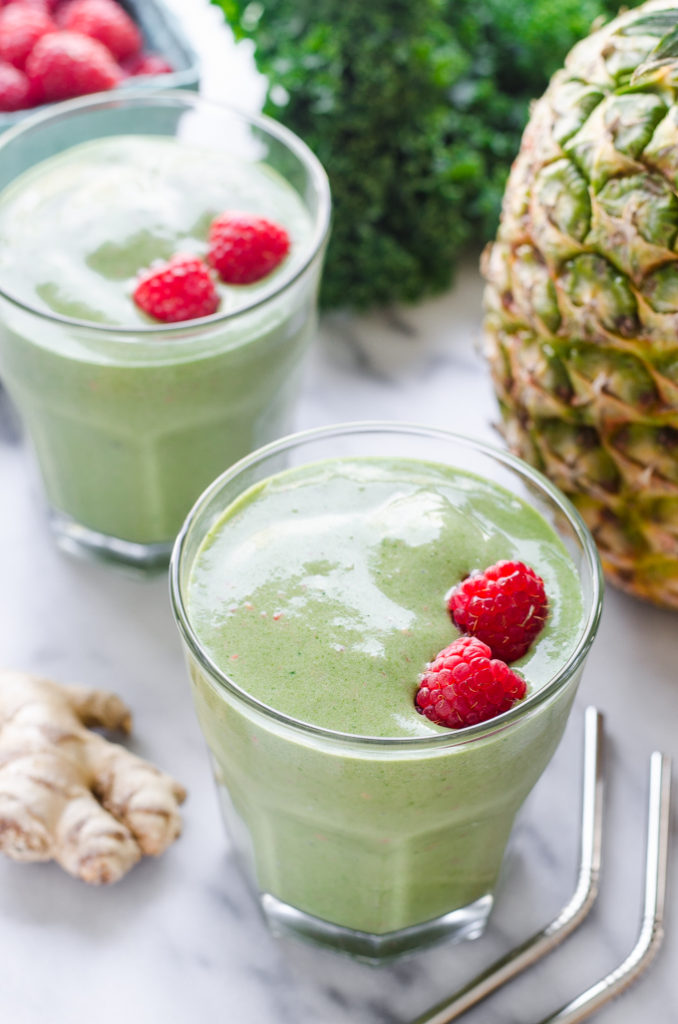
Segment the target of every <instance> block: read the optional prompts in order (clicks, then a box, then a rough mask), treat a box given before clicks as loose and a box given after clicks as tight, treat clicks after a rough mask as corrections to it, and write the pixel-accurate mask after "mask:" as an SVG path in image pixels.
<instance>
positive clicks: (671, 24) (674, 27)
mask: <svg viewBox="0 0 678 1024" xmlns="http://www.w3.org/2000/svg"><path fill="white" fill-rule="evenodd" d="M623 34H624V35H627V36H635V35H655V36H656V35H661V38H660V40H659V42H658V43H657V45H656V46H655V47H654V49H652V50H650V52H649V53H648V55H647V57H646V58H645V60H644V61H642V62H641V63H640V64H639V65H638V67H637V68H636V70H635V71H634V72H633V74H632V76H631V81H630V84H631V86H634V85H640V84H641V83H645V82H647V81H649V80H650V79H652V78H654V77H656V76H657V75H660V74H661V73H662V71H663V70H664V69H665V68H667V67H672V66H678V8H675V7H673V8H670V9H668V10H665V11H655V12H654V13H653V14H646V15H645V16H644V17H642V18H636V19H635V20H634V21H631V22H630V23H629V24H628V25H626V26H625V27H624V29H623Z"/></svg>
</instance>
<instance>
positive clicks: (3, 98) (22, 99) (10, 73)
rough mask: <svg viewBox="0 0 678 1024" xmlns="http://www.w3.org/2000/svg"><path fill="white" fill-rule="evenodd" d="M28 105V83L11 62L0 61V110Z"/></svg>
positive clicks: (21, 108)
mask: <svg viewBox="0 0 678 1024" xmlns="http://www.w3.org/2000/svg"><path fill="white" fill-rule="evenodd" d="M29 105H30V84H29V81H28V79H27V78H26V76H25V74H24V73H23V71H19V69H18V68H15V67H14V65H13V64H4V63H0V111H2V112H3V113H9V112H10V111H12V110H24V108H25V107H28V106H29Z"/></svg>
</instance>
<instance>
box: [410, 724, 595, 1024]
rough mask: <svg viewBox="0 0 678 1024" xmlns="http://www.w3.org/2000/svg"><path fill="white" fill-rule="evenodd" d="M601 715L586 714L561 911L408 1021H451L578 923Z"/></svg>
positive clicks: (585, 903)
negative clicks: (574, 869) (577, 827)
mask: <svg viewBox="0 0 678 1024" xmlns="http://www.w3.org/2000/svg"><path fill="white" fill-rule="evenodd" d="M602 740H603V716H602V715H601V714H600V713H599V712H598V711H597V710H596V708H594V707H589V708H587V709H586V713H585V717H584V764H583V774H582V818H581V843H580V860H579V872H578V876H577V885H576V888H575V890H574V893H573V894H572V897H571V899H570V900H568V902H567V903H566V904H565V906H564V907H563V909H562V910H561V911H560V913H559V914H558V915H557V917H555V918H554V919H553V921H551V923H550V924H548V925H547V926H546V927H545V928H543V929H542V930H541V931H538V932H536V933H535V934H534V935H532V936H531V937H530V938H529V939H527V940H526V941H525V942H523V943H521V944H520V945H519V946H517V947H516V948H515V949H514V950H512V951H511V952H510V953H507V954H506V956H503V957H501V958H500V959H499V960H496V961H495V962H494V963H493V964H490V966H489V967H488V968H487V969H486V970H484V971H483V972H482V973H481V974H478V975H477V976H476V977H475V978H473V979H472V980H471V981H470V982H468V984H467V985H465V986H464V987H463V988H461V989H459V990H458V991H457V992H455V994H454V995H453V996H451V997H450V998H449V999H445V1000H444V1001H443V1002H442V1003H439V1004H438V1005H437V1006H435V1007H433V1008H432V1009H431V1010H429V1011H428V1012H427V1013H425V1014H424V1015H423V1016H422V1017H418V1018H417V1019H416V1021H413V1022H412V1024H449V1022H450V1021H453V1020H456V1019H457V1017H460V1016H461V1014H462V1013H465V1012H466V1010H469V1009H470V1008H471V1007H472V1006H475V1004H476V1003H479V1002H480V1001H481V999H485V998H486V997H487V996H489V995H490V994H491V993H492V992H494V991H496V989H498V988H499V987H500V986H501V985H505V984H506V982H508V981H510V980H511V979H512V978H515V977H516V976H517V975H518V974H520V973H521V972H522V971H524V970H525V969H526V968H527V967H530V966H531V965H532V964H534V963H536V962H537V961H538V960H540V959H541V958H542V957H543V956H546V954H547V953H549V952H550V951H551V950H552V949H555V947H556V946H557V945H558V944H559V943H560V942H562V941H563V939H565V938H566V937H567V936H568V935H569V934H570V933H571V932H572V931H574V929H575V928H576V927H577V926H578V925H580V924H581V922H582V921H583V920H584V918H585V917H586V915H587V914H588V913H589V911H590V909H591V907H592V906H593V904H594V902H595V899H596V896H597V895H598V880H599V877H600V862H601V848H602V844H601V837H602V818H603V789H604V781H603V757H602Z"/></svg>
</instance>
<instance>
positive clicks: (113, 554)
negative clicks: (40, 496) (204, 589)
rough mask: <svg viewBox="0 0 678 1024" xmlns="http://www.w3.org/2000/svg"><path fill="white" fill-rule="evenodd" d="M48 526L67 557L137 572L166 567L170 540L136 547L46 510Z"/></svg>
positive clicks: (170, 545) (53, 511)
mask: <svg viewBox="0 0 678 1024" xmlns="http://www.w3.org/2000/svg"><path fill="white" fill-rule="evenodd" d="M49 523H50V526H51V528H52V532H53V533H54V537H55V539H56V542H57V544H58V546H59V547H60V548H61V550H62V551H66V552H68V554H70V555H77V556H78V557H80V558H85V559H88V560H89V561H95V562H106V563H109V564H117V565H120V566H126V567H127V568H129V569H137V570H139V571H140V572H153V571H160V570H163V569H166V568H167V565H168V563H169V559H170V555H171V553H172V546H173V541H163V542H162V543H159V544H137V543H135V542H134V541H129V540H120V538H119V537H109V536H108V535H107V534H104V533H98V532H97V531H96V530H90V529H88V528H87V527H86V526H81V525H80V523H76V522H75V520H74V519H71V518H70V516H66V515H64V514H63V513H62V512H57V511H55V510H54V509H50V510H49Z"/></svg>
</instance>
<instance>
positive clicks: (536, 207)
mask: <svg viewBox="0 0 678 1024" xmlns="http://www.w3.org/2000/svg"><path fill="white" fill-rule="evenodd" d="M677 40H678V5H676V4H674V5H671V4H670V3H669V2H668V0H651V2H650V3H645V4H643V5H642V6H641V7H637V8H634V9H632V10H630V11H627V12H626V13H624V14H622V15H621V16H620V17H618V18H616V19H615V20H614V21H612V22H610V24H608V25H606V26H605V27H603V28H601V29H599V30H598V31H596V32H594V33H593V34H592V35H590V36H589V37H588V38H587V39H585V40H583V41H582V42H581V43H579V44H578V45H577V46H575V47H574V49H573V50H572V51H571V52H570V54H569V56H568V58H567V60H566V63H565V67H564V68H563V69H562V70H560V71H558V72H557V73H556V74H555V75H554V77H553V79H552V81H551V83H550V85H549V87H548V89H547V91H546V93H545V94H544V96H543V97H542V98H541V99H540V100H538V101H537V102H536V103H535V105H534V107H533V111H532V114H531V117H530V121H529V124H528V126H527V128H526V130H525V133H524V136H523V141H522V144H521V148H520V153H519V154H518V156H517V158H516V161H515V163H514V165H513V168H512V171H511V174H510V177H509V181H508V184H507V187H506V193H505V196H504V204H503V210H502V219H501V224H500V228H499V232H498V235H497V239H496V241H495V242H494V243H492V244H491V245H489V246H488V248H487V249H486V251H485V253H484V255H483V273H484V275H485V278H486V281H487V287H486V293H485V296H486V298H485V307H486V314H485V325H484V345H485V351H486V354H487V356H488V359H489V362H490V366H491V370H492V376H493V380H494V384H495V388H496V391H497V396H498V399H499V404H500V408H501V413H502V421H503V422H502V429H503V432H504V436H505V438H506V440H507V443H508V444H509V446H510V447H511V448H512V449H513V450H514V451H515V452H516V453H517V454H518V455H520V456H522V457H523V458H524V459H526V460H527V461H528V462H531V463H532V464H533V465H535V466H537V467H538V468H539V469H541V470H542V471H543V472H544V473H546V474H547V475H548V476H549V477H550V478H551V479H552V480H553V481H554V483H556V484H557V485H558V486H559V487H560V488H561V489H562V490H563V491H565V492H566V493H567V494H568V495H569V497H570V498H571V499H572V500H573V502H574V504H575V505H576V506H577V507H578V509H579V511H580V513H581V514H582V516H583V518H584V519H585V521H586V522H587V524H588V526H589V527H590V529H591V531H592V533H593V536H594V537H595V539H596V542H597V544H598V547H599V550H600V553H601V557H602V561H603V566H604V569H605V572H606V574H607V576H608V578H609V579H610V580H611V581H612V582H613V583H615V584H617V585H619V586H620V587H622V588H624V589H626V590H628V591H630V592H631V593H634V594H636V595H638V596H640V597H643V598H647V599H648V600H651V601H654V602H656V603H658V604H662V605H665V606H667V607H674V608H678V60H677V59H676V55H678V45H677Z"/></svg>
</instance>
